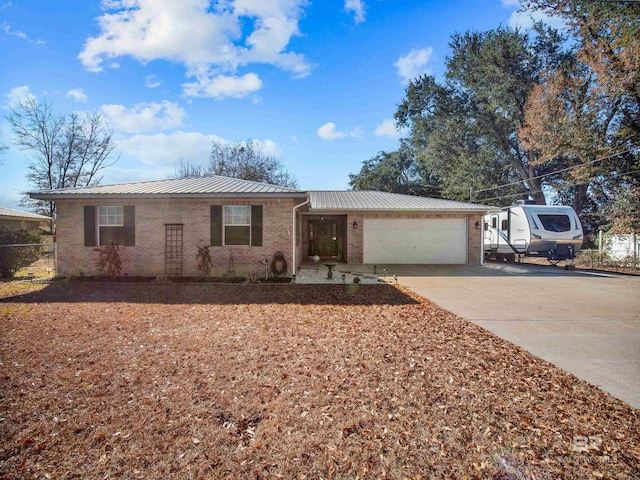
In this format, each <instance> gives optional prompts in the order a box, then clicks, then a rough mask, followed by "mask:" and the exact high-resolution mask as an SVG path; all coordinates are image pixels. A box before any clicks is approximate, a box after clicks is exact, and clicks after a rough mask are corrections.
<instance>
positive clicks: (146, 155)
mask: <svg viewBox="0 0 640 480" xmlns="http://www.w3.org/2000/svg"><path fill="white" fill-rule="evenodd" d="M214 139H217V140H220V139H219V138H218V137H216V136H215V135H204V134H202V133H199V132H184V131H181V130H178V131H177V132H173V133H171V134H166V133H156V134H155V135H134V136H132V137H129V138H126V139H124V140H118V141H117V143H118V150H120V151H121V152H123V153H125V154H127V155H131V156H133V157H136V158H137V159H138V160H140V161H141V162H143V163H146V164H147V165H164V166H175V165H177V164H178V162H179V161H180V159H181V158H184V159H185V160H189V161H193V162H195V163H203V162H206V161H207V160H208V158H209V153H210V152H211V142H212V141H213V140H214Z"/></svg>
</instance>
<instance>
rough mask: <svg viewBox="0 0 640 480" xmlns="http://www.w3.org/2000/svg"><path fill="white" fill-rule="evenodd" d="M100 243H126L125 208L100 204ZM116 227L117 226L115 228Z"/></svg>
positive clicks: (98, 224)
mask: <svg viewBox="0 0 640 480" xmlns="http://www.w3.org/2000/svg"><path fill="white" fill-rule="evenodd" d="M96 227H97V228H96V230H97V235H98V245H106V244H107V243H109V242H111V241H116V242H118V243H119V244H120V245H122V244H124V229H123V228H117V227H124V208H123V207H122V205H120V206H99V207H98V222H97V225H96ZM114 227H115V228H114Z"/></svg>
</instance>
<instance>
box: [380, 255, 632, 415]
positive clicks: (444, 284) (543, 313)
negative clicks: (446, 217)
mask: <svg viewBox="0 0 640 480" xmlns="http://www.w3.org/2000/svg"><path fill="white" fill-rule="evenodd" d="M378 268H381V267H380V266H379V267H378ZM382 268H386V269H387V271H388V272H390V273H395V274H396V275H397V278H398V282H399V283H400V284H401V285H404V286H406V287H408V288H410V289H411V290H413V291H414V292H416V293H418V294H419V295H421V296H423V297H425V298H428V299H430V300H432V301H434V302H435V303H437V304H438V305H440V306H442V307H444V308H446V309H447V310H449V311H451V312H453V313H455V314H457V315H460V316H462V317H465V318H467V319H469V320H471V321H473V322H474V323H476V324H478V325H480V326H482V327H483V328H486V329H487V330H490V331H491V332H493V333H495V334H496V335H498V336H500V337H502V338H505V339H506V340H509V341H510V342H513V343H515V344H517V345H520V346H521V347H523V348H525V349H527V350H528V351H530V352H531V353H533V354H534V355H536V356H538V357H540V358H543V359H545V360H547V361H549V362H551V363H553V364H555V365H557V366H559V367H560V368H563V369H564V370H566V371H568V372H571V373H573V374H574V375H576V376H577V377H579V378H581V379H583V380H586V381H588V382H590V383H592V384H594V385H596V386H598V387H600V388H602V389H603V390H605V391H607V392H609V393H610V394H611V395H613V396H615V397H617V398H619V399H621V400H624V401H625V402H627V403H629V404H630V405H631V406H633V407H635V408H640V277H633V276H625V275H615V274H608V273H595V272H582V271H565V270H563V269H561V268H558V267H546V266H536V265H524V264H523V265H519V264H495V263H493V264H491V263H489V264H487V265H485V266H436V265H431V266H429V265H424V266H405V265H385V266H382Z"/></svg>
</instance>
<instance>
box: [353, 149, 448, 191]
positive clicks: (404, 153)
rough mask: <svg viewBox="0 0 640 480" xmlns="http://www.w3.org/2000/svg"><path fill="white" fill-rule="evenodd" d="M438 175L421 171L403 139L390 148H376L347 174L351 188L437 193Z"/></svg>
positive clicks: (411, 150)
mask: <svg viewBox="0 0 640 480" xmlns="http://www.w3.org/2000/svg"><path fill="white" fill-rule="evenodd" d="M438 183H439V182H438V179H437V178H435V177H433V176H432V175H429V174H428V172H421V171H420V169H419V165H418V164H417V163H416V161H415V152H414V150H413V148H412V147H411V144H410V143H409V142H408V141H406V140H401V141H400V148H398V150H396V151H393V152H384V151H382V152H379V153H378V154H377V155H376V156H375V157H373V158H371V159H369V160H365V161H364V162H362V168H361V169H360V172H358V173H356V174H350V175H349V184H350V185H351V187H352V188H353V189H354V190H379V191H382V192H393V193H403V194H408V195H422V196H428V197H438V196H440V191H439V190H440V189H439V185H438Z"/></svg>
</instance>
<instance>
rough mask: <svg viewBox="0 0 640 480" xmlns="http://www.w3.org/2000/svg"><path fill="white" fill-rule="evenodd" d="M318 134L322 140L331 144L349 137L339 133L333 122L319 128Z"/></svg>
mask: <svg viewBox="0 0 640 480" xmlns="http://www.w3.org/2000/svg"><path fill="white" fill-rule="evenodd" d="M317 133H318V136H319V137H320V138H322V139H323V140H328V141H330V142H332V141H334V140H337V139H339V138H344V137H346V136H347V134H346V133H344V132H339V131H337V130H336V124H335V123H333V122H328V123H325V124H324V125H322V126H321V127H320V128H318V130H317Z"/></svg>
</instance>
